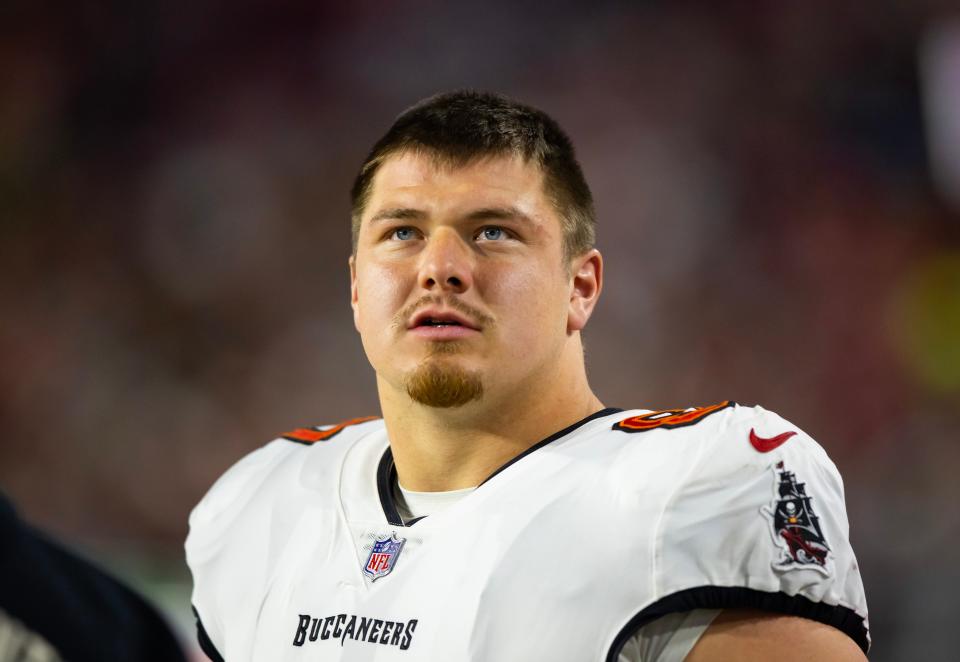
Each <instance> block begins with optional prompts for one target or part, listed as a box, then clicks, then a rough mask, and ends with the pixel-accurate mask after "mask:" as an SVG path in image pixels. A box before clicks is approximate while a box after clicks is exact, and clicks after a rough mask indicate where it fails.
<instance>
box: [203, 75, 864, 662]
mask: <svg viewBox="0 0 960 662" xmlns="http://www.w3.org/2000/svg"><path fill="white" fill-rule="evenodd" d="M352 202H353V254H352V255H351V257H350V259H349V266H350V283H351V305H352V307H353V313H354V322H355V326H356V328H357V330H358V331H359V333H360V338H361V340H362V342H363V346H364V350H365V352H366V354H367V357H368V359H369V361H370V363H371V365H372V366H373V369H374V371H375V373H376V379H377V388H378V394H379V398H380V404H381V409H382V413H383V418H382V419H380V418H369V419H354V420H349V421H345V422H342V423H339V424H336V425H332V426H330V425H327V426H317V427H312V428H300V429H296V430H293V431H291V432H289V433H287V434H285V435H283V436H281V437H280V438H278V439H276V440H274V441H272V442H271V443H269V444H267V445H266V446H264V447H263V448H261V449H259V450H257V451H255V452H253V453H251V454H250V455H248V456H247V457H246V458H244V459H242V460H241V461H240V462H239V463H237V464H236V465H235V466H234V467H233V468H231V469H230V470H229V471H227V473H226V474H225V475H224V476H223V477H222V478H220V480H219V481H218V482H217V483H216V484H215V485H214V486H213V488H212V489H211V490H210V492H209V493H208V494H207V495H206V496H205V497H204V498H203V500H202V501H201V503H200V504H199V505H198V506H197V507H196V509H195V510H194V511H193V513H192V515H191V519H190V534H189V536H188V539H187V543H186V551H187V560H188V563H189V565H190V568H191V570H192V572H193V577H194V591H193V604H194V609H195V612H196V614H197V623H198V633H199V638H200V641H201V645H202V647H203V649H204V650H205V651H206V653H207V654H208V655H209V656H210V657H211V658H212V659H214V660H223V659H227V660H230V661H231V662H238V661H241V660H306V659H324V660H382V661H387V660H423V661H427V660H431V661H437V660H450V661H454V660H458V661H459V660H476V661H490V660H524V661H529V660H569V661H571V662H572V661H577V662H579V661H583V660H608V661H611V662H625V661H635V660H645V661H650V660H658V661H666V660H683V659H686V660H689V661H691V662H698V661H703V660H734V659H736V660H770V659H777V660H783V661H787V660H801V659H803V660H808V659H829V660H863V659H865V658H864V651H866V650H867V648H868V646H869V635H868V626H867V609H866V601H865V598H864V592H863V585H862V582H861V579H860V575H859V570H858V568H857V563H856V559H855V558H854V554H853V551H852V549H851V547H850V543H849V540H848V523H847V517H846V512H845V505H844V498H843V486H842V483H841V480H840V476H839V475H838V473H837V470H836V467H835V466H834V465H833V463H832V462H831V461H830V460H829V459H828V457H827V455H826V453H825V452H824V450H823V449H822V448H821V447H820V446H818V445H817V444H816V442H814V441H813V440H812V439H811V438H810V437H808V436H807V435H806V434H804V433H803V432H802V431H800V430H799V429H798V428H797V427H795V426H794V425H792V424H790V423H788V422H787V421H786V420H784V419H783V418H780V417H779V416H777V415H776V414H774V413H771V412H768V411H765V410H764V409H761V408H760V407H746V406H739V405H737V404H736V403H733V402H721V403H719V404H715V405H710V406H705V407H686V408H678V409H667V410H659V411H652V410H650V409H631V410H622V409H616V408H609V407H605V406H604V405H603V404H602V403H601V402H600V400H599V399H598V398H597V397H596V396H595V395H594V394H593V392H592V391H591V389H590V386H589V384H588V382H587V377H586V371H585V367H584V356H583V346H582V342H581V337H580V335H581V331H582V330H583V328H584V327H585V326H586V324H587V321H588V320H589V318H590V315H591V313H592V312H593V309H594V307H595V305H596V303H597V300H598V298H599V296H600V291H601V286H602V282H603V261H602V258H601V255H600V253H599V252H598V251H597V249H596V248H594V213H593V204H592V199H591V194H590V191H589V188H588V187H587V184H586V181H585V180H584V177H583V175H582V173H581V170H580V166H579V165H578V163H577V161H576V159H575V156H574V152H573V148H572V146H571V143H570V141H569V139H568V137H567V136H566V135H565V134H564V132H563V131H562V130H561V129H560V127H559V126H558V125H557V124H556V123H555V122H554V121H553V120H552V119H551V118H549V117H548V116H547V115H545V114H544V113H542V112H541V111H539V110H536V109H533V108H530V107H528V106H525V105H522V104H519V103H516V102H513V101H511V100H508V99H505V98H503V97H500V96H496V95H491V94H484V93H474V92H455V93H450V94H444V95H440V96H436V97H432V98H430V99H427V100H425V101H423V102H421V103H419V104H418V105H416V106H414V107H413V108H411V109H410V110H408V111H406V112H405V113H403V114H402V115H401V116H400V117H399V118H398V119H397V120H396V122H395V123H394V125H393V126H392V127H391V128H390V129H389V131H388V132H387V133H386V135H385V136H384V137H383V138H381V139H380V141H379V142H378V143H377V144H376V145H375V146H374V148H373V151H372V152H371V153H370V155H369V157H368V158H367V160H366V162H365V163H364V164H363V166H362V168H361V170H360V173H359V175H358V177H357V179H356V182H355V184H354V187H353V191H352Z"/></svg>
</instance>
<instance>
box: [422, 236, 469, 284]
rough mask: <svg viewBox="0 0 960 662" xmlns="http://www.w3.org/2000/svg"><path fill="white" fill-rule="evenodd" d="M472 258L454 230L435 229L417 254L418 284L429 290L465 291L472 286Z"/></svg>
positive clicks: (467, 247)
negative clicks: (418, 254)
mask: <svg viewBox="0 0 960 662" xmlns="http://www.w3.org/2000/svg"><path fill="white" fill-rule="evenodd" d="M473 259H474V258H473V254H472V253H471V251H470V247H469V246H467V245H466V244H465V243H464V241H463V239H462V238H461V237H460V236H459V234H458V233H457V232H456V231H454V230H453V229H452V228H441V229H439V230H438V231H436V232H434V233H433V235H432V236H430V238H429V239H427V244H426V247H425V248H424V250H423V252H422V253H421V262H420V286H421V287H422V288H423V289H425V290H429V291H432V292H436V291H440V292H453V293H458V294H459V293H462V292H466V291H467V290H468V289H470V287H471V286H472V285H473Z"/></svg>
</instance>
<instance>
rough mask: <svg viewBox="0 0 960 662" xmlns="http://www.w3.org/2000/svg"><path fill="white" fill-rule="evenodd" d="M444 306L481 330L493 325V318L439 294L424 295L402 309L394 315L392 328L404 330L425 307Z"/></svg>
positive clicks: (452, 298)
mask: <svg viewBox="0 0 960 662" xmlns="http://www.w3.org/2000/svg"><path fill="white" fill-rule="evenodd" d="M430 305H434V306H444V307H446V308H452V309H453V310H455V311H457V312H458V313H461V314H463V315H466V316H467V318H469V319H470V320H471V321H473V322H475V323H476V324H478V325H479V326H480V327H482V328H487V327H488V326H490V325H491V324H493V318H492V317H490V316H489V315H487V314H486V313H484V312H482V311H480V310H477V309H476V308H474V307H473V306H471V305H469V304H466V303H464V302H462V301H460V300H459V299H456V298H454V297H451V296H444V295H440V294H425V295H424V296H422V297H420V298H419V299H417V300H416V301H414V302H413V303H411V304H410V305H409V306H406V307H404V308H403V309H402V310H401V311H400V312H399V313H397V314H396V315H394V317H393V323H392V326H393V327H394V328H395V329H406V328H407V321H408V320H409V319H410V318H411V317H413V315H414V313H416V312H417V311H418V310H420V309H421V308H423V307H425V306H430Z"/></svg>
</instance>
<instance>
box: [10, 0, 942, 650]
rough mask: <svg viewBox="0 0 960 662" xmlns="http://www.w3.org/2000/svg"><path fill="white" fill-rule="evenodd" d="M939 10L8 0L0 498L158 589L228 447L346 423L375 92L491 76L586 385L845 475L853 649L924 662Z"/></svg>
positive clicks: (932, 615)
mask: <svg viewBox="0 0 960 662" xmlns="http://www.w3.org/2000/svg"><path fill="white" fill-rule="evenodd" d="M948 8H949V3H946V2H944V3H934V2H912V3H907V2H899V3H895V2H874V3H853V2H848V3H839V4H838V3H833V2H830V3H828V2H825V1H823V0H815V1H808V2H762V1H759V0H754V1H748V2H738V3H730V6H729V7H726V8H724V9H719V8H718V7H716V6H715V5H714V3H705V2H672V3H660V2H646V3H625V2H594V3H590V4H589V6H587V5H584V4H582V3H574V2H558V3H551V6H550V9H549V10H547V9H544V7H543V6H542V3H533V2H529V1H520V2H509V3H508V2H502V3H498V2H494V3H485V4H484V8H483V9H481V8H480V7H469V6H465V5H460V6H457V5H455V4H454V3H443V2H437V1H425V2H420V3H385V2H359V3H317V2H307V1H306V0H285V1H283V2H279V3H257V2H252V1H250V0H246V1H241V2H230V3H228V2H224V1H222V0H219V1H212V2H181V1H175V2H164V3H160V2H155V1H154V2H142V3H140V2H138V3H120V2H94V3H77V4H75V5H73V6H69V7H59V8H57V10H56V11H53V8H52V7H51V6H46V3H42V2H40V3H27V2H16V1H14V2H13V3H12V4H10V3H4V7H3V8H0V34H2V38H0V274H2V277H0V366H2V369H0V429H2V431H3V436H2V441H0V490H2V491H3V492H5V493H6V494H7V495H8V496H10V497H11V498H12V499H13V501H14V502H15V503H17V504H18V507H19V508H20V509H21V511H22V512H23V513H24V515H25V516H27V517H29V518H30V519H32V520H33V521H34V522H35V523H38V524H40V525H43V526H45V527H47V528H48V529H50V530H52V531H54V532H55V533H56V534H58V535H59V536H61V537H62V538H63V539H65V540H68V541H73V542H75V543H77V544H78V545H81V546H82V545H86V546H91V547H94V548H97V549H103V548H107V549H109V548H111V546H113V547H116V548H123V549H131V548H133V549H136V550H137V554H139V555H141V556H143V557H147V558H149V559H152V560H155V561H156V562H157V563H161V564H163V563H166V564H168V566H169V567H170V568H175V569H173V570H170V574H171V576H181V575H182V572H181V570H180V568H181V565H180V564H181V561H180V556H181V545H182V540H183V537H184V535H185V533H186V517H187V514H188V512H189V510H190V508H191V507H192V505H193V504H194V503H196V501H197V500H198V499H199V498H200V496H201V495H202V494H203V492H204V491H205V490H206V489H207V488H208V487H209V485H210V484H211V483H212V481H213V480H214V479H215V478H216V477H217V476H218V475H219V474H220V473H221V472H222V471H223V470H224V469H225V468H226V467H227V466H229V465H230V464H231V463H232V462H233V461H235V460H236V459H238V458H239V457H240V456H241V455H242V454H244V453H246V452H248V451H249V450H252V449H253V448H255V447H257V446H259V445H261V444H262V443H264V442H265V441H267V440H269V439H270V438H272V437H273V436H276V435H277V434H278V433H281V432H283V431H285V430H287V429H290V428H293V427H297V426H301V425H309V424H321V423H329V422H336V421H338V420H342V419H345V418H350V417H354V416H362V415H369V414H376V413H377V411H378V405H377V399H376V394H375V387H374V381H373V375H372V372H371V371H370V369H369V367H368V365H367V363H366V361H365V358H364V356H363V352H362V348H361V346H360V343H359V340H358V338H357V336H356V334H355V332H354V330H353V326H352V319H351V315H350V309H349V305H348V271H347V256H348V254H349V250H350V233H349V201H348V195H347V193H348V189H349V186H350V184H351V181H352V178H353V176H354V175H355V171H356V169H357V168H358V166H359V164H360V163H361V161H362V160H363V158H364V156H365V155H366V150H367V149H369V147H370V146H371V145H372V143H373V141H374V140H375V139H376V138H377V137H379V135H380V134H381V132H382V131H383V130H385V129H386V127H387V126H388V125H389V124H390V122H391V121H392V119H393V117H394V116H395V115H396V114H398V113H399V112H400V111H401V110H403V109H404V108H405V107H407V106H409V105H411V104H412V103H414V102H415V101H417V100H418V99H420V98H422V97H424V96H427V95H429V94H432V93H435V92H438V91H443V90H448V89H452V88H458V87H475V88H482V89H491V90H495V91H500V92H503V93H505V94H508V95H509V96H513V97H515V98H518V99H520V100H524V101H528V102H530V103H532V104H534V105H537V106H539V107H542V108H544V109H545V110H547V111H548V112H550V113H551V114H552V115H553V116H554V117H556V119H558V121H559V122H560V123H561V124H562V125H563V126H564V127H565V128H566V129H567V130H568V131H569V133H570V134H571V136H572V138H573V140H574V143H575V144H576V145H577V147H578V154H579V156H580V159H581V162H582V164H583V166H584V170H585V172H586V175H587V179H588V181H589V182H590V184H591V186H592V188H593V192H594V197H595V199H596V206H597V211H598V218H599V228H598V236H599V239H598V244H599V247H600V249H601V250H602V251H603V253H604V256H605V258H606V283H605V291H604V295H603V298H602V300H601V303H600V306H599V308H598V310H597V311H596V313H595V315H594V318H593V320H592V322H591V325H590V327H589V328H588V329H587V332H586V336H585V339H586V345H587V360H588V369H589V371H590V375H591V381H592V382H593V384H594V386H595V389H596V391H597V392H598V394H599V395H600V397H601V398H602V399H603V400H604V401H605V403H606V404H607V405H609V406H619V407H625V408H632V407H645V408H650V409H662V408H672V407H681V406H688V405H704V404H709V403H712V402H716V401H719V400H724V399H733V400H737V401H739V402H742V403H746V404H754V403H760V404H762V405H763V406H765V407H766V408H768V409H773V410H775V411H777V412H779V413H780V414H782V415H783V416H785V417H786V418H788V419H790V420H792V421H794V422H795V423H797V424H798V425H799V426H800V427H802V428H804V429H805V430H806V431H807V432H809V433H810V434H812V435H813V436H814V437H815V438H816V439H818V440H819V441H820V443H821V444H822V445H823V446H824V447H825V448H826V449H827V450H828V452H829V453H830V454H831V456H832V457H833V458H834V460H835V462H836V463H837V465H838V466H839V468H840V470H841V472H842V474H843V476H844V478H845V485H846V491H847V501H848V508H849V512H850V520H851V538H852V540H853V543H854V546H855V549H856V550H857V552H858V557H859V560H860V562H861V565H862V572H863V578H864V581H865V584H866V589H867V598H868V601H869V604H870V608H871V625H872V626H873V631H874V635H873V636H874V642H875V647H874V651H873V654H872V655H871V659H874V660H877V661H881V662H882V661H884V660H901V659H930V660H933V659H946V657H943V656H947V655H949V653H948V651H950V652H952V651H955V650H956V649H957V647H958V645H960V634H958V630H957V628H956V627H955V626H954V623H955V622H957V620H958V619H960V598H958V596H957V590H956V587H957V586H960V564H957V563H956V557H957V549H958V548H960V517H958V515H957V514H956V512H957V511H956V509H955V508H954V505H955V504H956V503H957V502H958V497H960V489H958V480H957V474H958V472H960V445H958V443H957V441H958V434H957V430H958V428H960V222H958V221H960V209H958V208H957V207H955V206H954V207H951V200H957V199H958V198H960V196H958V192H957V191H956V190H950V189H949V187H950V184H949V182H950V179H949V177H939V178H938V177H935V176H934V173H933V172H932V168H931V159H930V154H931V145H930V142H931V136H935V135H936V134H934V133H933V132H931V131H930V126H929V124H928V118H929V116H930V112H931V109H930V108H929V106H928V105H925V104H928V103H929V99H930V98H932V96H934V95H930V94H927V92H928V91H929V90H928V88H927V87H925V86H929V85H930V84H931V83H930V78H929V77H925V75H924V71H925V69H924V66H925V65H924V63H925V60H924V58H923V57H922V54H923V53H924V52H925V51H924V48H925V44H928V43H929V40H930V38H931V37H930V35H932V34H942V33H943V31H944V29H946V28H949V26H951V25H955V24H954V23H953V22H954V21H957V20H960V10H958V11H957V12H956V13H954V14H951V13H950V12H949V11H948ZM938 30H939V31H940V32H939V33H938V32H937V31H938ZM956 32H957V34H960V30H956ZM955 50H956V51H957V52H958V53H960V48H958V49H955ZM947 65H949V62H948V63H947ZM946 70H947V71H948V72H949V71H951V69H950V67H949V66H947V68H946ZM952 71H953V74H954V80H955V81H956V84H957V90H960V57H958V58H957V60H956V61H955V62H954V63H953V69H952ZM942 96H943V95H941V97H938V98H942ZM957 101H958V104H957V106H956V107H954V108H952V109H951V108H947V109H943V108H939V109H933V110H937V112H941V113H943V112H946V113H948V114H949V113H950V112H953V113H955V114H957V115H958V116H960V91H958V92H957ZM935 182H936V183H935ZM177 573H180V575H178V574H177ZM177 608H178V609H181V610H182V611H183V613H185V614H188V613H189V605H188V604H187V603H186V602H185V603H184V604H182V605H179V606H178V607H177Z"/></svg>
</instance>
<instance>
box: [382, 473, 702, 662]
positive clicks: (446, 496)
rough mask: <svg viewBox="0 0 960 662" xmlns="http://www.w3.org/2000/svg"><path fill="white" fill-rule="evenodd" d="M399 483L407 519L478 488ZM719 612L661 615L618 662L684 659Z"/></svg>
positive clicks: (428, 512)
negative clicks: (419, 488)
mask: <svg viewBox="0 0 960 662" xmlns="http://www.w3.org/2000/svg"><path fill="white" fill-rule="evenodd" d="M397 487H398V488H399V490H398V492H399V497H400V498H399V499H398V500H397V508H398V510H399V511H400V516H401V517H403V519H404V521H406V520H412V519H416V518H418V517H429V516H430V515H435V514H437V513H439V512H440V511H442V510H444V509H446V508H448V507H450V506H452V505H453V504H455V503H456V502H457V501H459V500H460V499H462V498H463V497H465V496H466V495H468V494H470V493H471V492H473V491H474V490H475V489H477V488H475V487H467V488H465V489H462V490H449V491H446V492H414V491H413V490H408V489H406V488H405V487H404V486H403V485H402V484H398V485H397ZM719 613H720V610H719V609H694V610H693V611H688V612H680V613H674V614H667V615H666V616H663V617H662V618H658V619H657V620H655V621H653V622H652V623H648V624H647V625H644V626H643V627H642V628H640V630H639V631H638V632H637V634H635V635H634V636H633V637H631V638H630V639H629V640H628V641H627V643H626V644H625V645H624V647H623V650H621V651H620V656H619V658H618V661H617V662H683V660H684V659H685V658H686V657H687V654H688V653H689V652H690V651H691V650H692V649H693V646H694V644H696V643H697V640H698V639H700V636H701V635H702V634H703V633H704V632H705V631H706V630H707V628H708V627H710V623H712V622H713V619H714V618H716V616H717V615H718V614H719Z"/></svg>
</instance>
